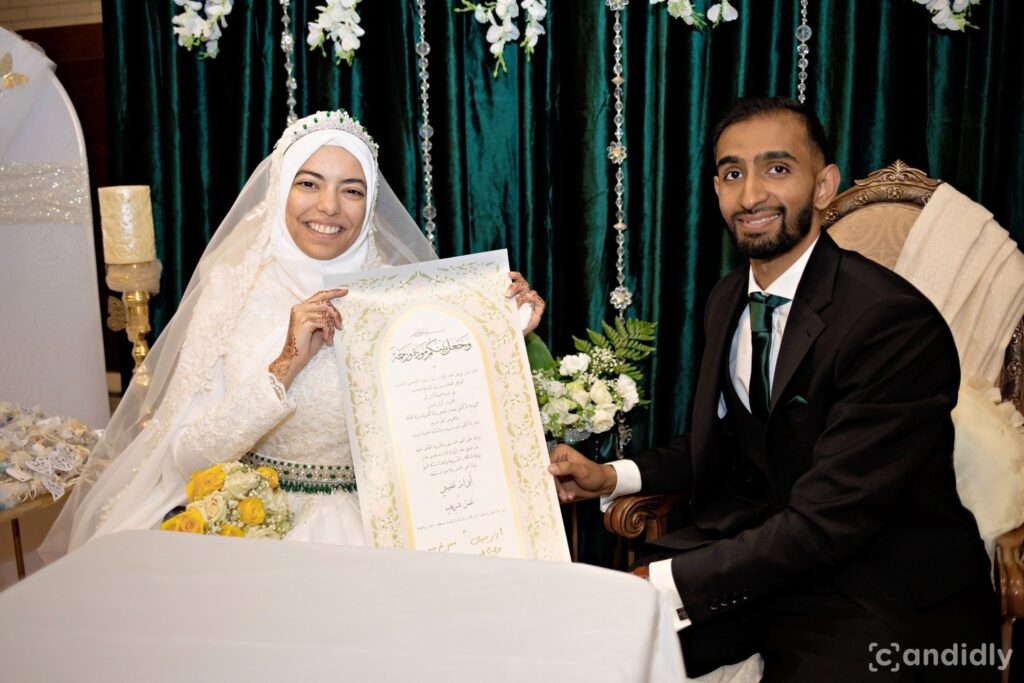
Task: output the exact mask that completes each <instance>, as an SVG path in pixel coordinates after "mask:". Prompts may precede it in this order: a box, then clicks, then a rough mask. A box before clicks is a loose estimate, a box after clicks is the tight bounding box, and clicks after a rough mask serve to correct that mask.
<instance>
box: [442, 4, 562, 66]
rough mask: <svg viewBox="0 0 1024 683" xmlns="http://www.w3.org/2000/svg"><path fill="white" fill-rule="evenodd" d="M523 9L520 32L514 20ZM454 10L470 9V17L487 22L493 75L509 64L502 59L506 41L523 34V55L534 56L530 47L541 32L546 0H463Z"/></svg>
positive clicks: (463, 10) (535, 44)
mask: <svg viewBox="0 0 1024 683" xmlns="http://www.w3.org/2000/svg"><path fill="white" fill-rule="evenodd" d="M520 9H522V11H523V16H524V17H525V18H526V29H525V30H524V31H523V33H522V34H520V32H519V27H518V26H516V24H515V23H514V20H515V19H516V18H517V17H518V16H519V10H520ZM455 11H456V12H472V13H473V17H474V18H475V19H476V20H477V21H478V22H479V23H481V24H490V26H489V27H488V28H487V42H488V43H490V44H491V47H490V51H491V54H492V55H494V60H495V65H494V77H495V78H497V77H498V70H499V69H500V70H501V72H502V73H508V65H507V64H506V63H505V45H506V44H507V43H515V41H517V40H519V37H520V35H522V36H523V39H522V41H521V42H520V43H519V46H520V47H521V48H523V51H524V52H525V53H526V59H527V60H529V59H530V57H532V56H533V50H534V48H535V47H537V42H538V41H539V40H540V37H541V36H542V35H544V25H543V24H542V23H541V22H543V21H544V17H546V16H547V15H548V7H547V0H519V2H518V3H517V2H516V0H494V2H485V3H474V2H470V0H462V7H461V8H460V9H456V10H455Z"/></svg>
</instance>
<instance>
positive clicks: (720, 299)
mask: <svg viewBox="0 0 1024 683" xmlns="http://www.w3.org/2000/svg"><path fill="white" fill-rule="evenodd" d="M747 272H748V271H747V269H746V268H739V269H737V270H735V271H733V272H732V273H730V274H729V275H728V276H726V280H724V281H723V282H722V290H721V292H720V293H718V295H717V296H716V298H715V300H714V301H713V302H712V303H711V304H710V305H709V306H708V309H707V313H706V316H707V319H706V321H705V331H706V334H707V340H706V342H705V345H704V356H703V359H702V361H701V369H700V375H699V376H698V379H697V392H696V395H695V397H694V402H693V406H694V407H693V422H692V424H693V427H692V440H693V443H692V446H693V450H692V452H693V453H695V454H696V455H697V457H694V459H693V467H694V477H699V476H700V473H699V469H700V468H701V467H702V465H704V463H703V462H702V459H701V457H700V456H702V455H707V454H711V453H713V452H714V450H715V448H716V446H715V445H714V444H713V443H712V439H713V438H714V435H715V434H717V430H716V429H715V422H716V420H717V419H718V400H719V397H720V396H721V393H722V385H721V382H722V376H723V373H722V368H723V366H724V365H725V362H726V359H727V358H728V357H729V349H730V347H731V346H732V336H733V333H734V332H735V331H736V321H737V320H738V319H739V317H740V313H741V312H742V311H743V307H744V306H746V305H747V277H748V276H747ZM695 481H696V479H695Z"/></svg>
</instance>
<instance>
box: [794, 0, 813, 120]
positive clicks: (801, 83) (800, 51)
mask: <svg viewBox="0 0 1024 683" xmlns="http://www.w3.org/2000/svg"><path fill="white" fill-rule="evenodd" d="M811 35H813V32H812V31H811V27H810V26H808V25H807V0H800V25H799V26H798V27H797V29H796V39H797V41H799V44H798V45H797V46H796V53H797V55H798V56H799V57H800V59H799V60H797V63H796V65H797V69H798V72H797V85H796V90H797V96H796V98H797V99H798V100H800V103H801V104H803V103H804V100H806V99H807V97H806V95H807V67H808V65H809V64H810V62H809V61H808V60H807V55H809V54H810V53H811V48H809V47H808V46H807V41H808V40H810V39H811Z"/></svg>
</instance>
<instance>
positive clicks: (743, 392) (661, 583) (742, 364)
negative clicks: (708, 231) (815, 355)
mask: <svg viewBox="0 0 1024 683" xmlns="http://www.w3.org/2000/svg"><path fill="white" fill-rule="evenodd" d="M817 244H818V240H817V239H815V240H814V242H812V243H811V246H810V247H808V249H807V251H805V252H804V253H803V254H801V256H800V258H798V259H797V260H796V262H794V263H793V265H791V266H790V267H789V268H787V269H786V271H785V272H784V273H783V274H782V275H780V276H779V277H778V278H777V279H776V280H775V281H774V282H772V283H771V284H770V285H769V286H768V287H767V288H766V289H764V290H762V289H761V287H759V286H758V284H757V282H756V281H755V280H754V271H753V269H751V270H750V271H749V274H748V276H747V293H748V294H749V293H751V292H760V291H764V293H765V294H774V295H775V296H781V297H784V298H786V299H789V301H788V302H787V303H785V304H783V305H781V306H779V307H778V308H776V309H775V310H774V311H773V312H772V346H771V353H770V355H769V357H768V376H769V377H774V376H775V364H776V362H777V361H778V359H779V348H780V347H781V346H782V334H783V332H785V330H786V322H787V321H788V320H789V311H790V309H792V307H793V298H794V297H795V296H796V288H797V286H798V285H799V284H800V278H802V277H803V275H804V269H805V268H806V267H807V261H808V260H809V259H810V258H811V252H813V251H814V247H815V246H817ZM752 354H753V344H752V343H751V341H750V306H747V307H746V308H744V309H743V313H741V314H740V320H739V323H738V324H737V325H736V331H735V332H734V333H733V335H732V345H731V346H730V348H729V376H730V377H732V385H733V387H734V388H735V389H736V394H737V395H738V396H739V399H740V401H742V402H743V405H744V406H746V408H747V410H750V359H751V355H752ZM769 391H771V387H770V386H769ZM727 412H728V410H727V409H726V405H725V394H724V393H721V394H719V397H718V417H719V418H723V417H725V415H726V413H727ZM611 466H612V467H614V468H615V472H616V474H617V475H618V481H617V482H616V485H615V490H614V491H612V493H611V495H610V496H608V497H607V498H602V499H601V509H602V510H605V509H607V507H608V506H609V505H610V504H611V502H612V500H614V499H615V498H618V497H619V496H626V495H629V494H631V493H636V492H637V491H639V490H640V488H641V484H642V482H641V480H640V469H639V468H638V467H637V466H636V463H635V462H633V461H632V460H617V461H615V462H613V463H611ZM650 582H651V583H652V584H654V586H655V587H656V588H657V589H658V590H660V591H661V592H662V593H664V594H665V596H666V597H667V598H668V601H669V603H670V604H671V606H672V609H673V611H674V610H677V609H679V608H681V607H682V606H683V599H682V598H681V597H680V596H679V589H678V588H676V582H675V579H673V577H672V560H671V559H669V560H659V561H657V562H652V563H651V564H650ZM689 624H690V620H689V619H679V618H678V617H677V618H676V620H675V625H676V630H677V631H678V630H680V629H682V628H684V627H686V626H688V625H689Z"/></svg>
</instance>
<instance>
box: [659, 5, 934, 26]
mask: <svg viewBox="0 0 1024 683" xmlns="http://www.w3.org/2000/svg"><path fill="white" fill-rule="evenodd" d="M650 1H651V4H652V5H658V4H661V3H663V2H666V0H650ZM919 1H920V0H919ZM666 8H667V9H668V15H669V16H670V17H674V18H676V19H682V20H683V21H684V22H685V23H686V25H687V26H692V27H693V28H695V29H698V30H700V29H703V28H704V27H705V26H706V25H707V24H706V23H705V22H704V19H703V18H702V17H701V14H700V12H698V11H697V10H696V8H694V6H693V3H692V2H690V0H667V4H666ZM739 16H740V14H739V12H737V11H736V8H735V7H733V6H732V5H731V4H730V3H729V0H721V2H716V3H714V4H713V5H711V6H710V7H708V11H707V18H708V21H710V22H711V26H712V28H714V27H715V26H718V24H720V23H722V22H729V21H736V19H738V18H739Z"/></svg>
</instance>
